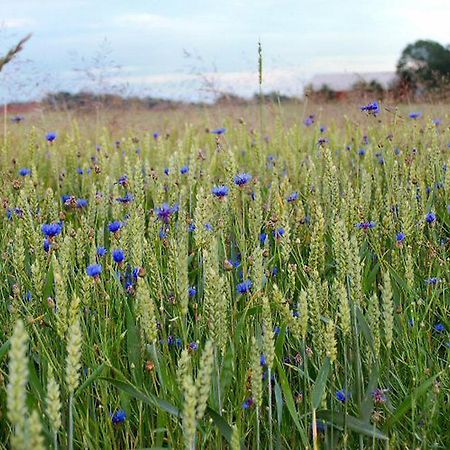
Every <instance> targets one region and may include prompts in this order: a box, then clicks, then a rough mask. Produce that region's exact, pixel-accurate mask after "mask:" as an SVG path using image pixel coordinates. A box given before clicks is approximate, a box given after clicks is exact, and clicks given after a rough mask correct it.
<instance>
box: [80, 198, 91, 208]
mask: <svg viewBox="0 0 450 450" xmlns="http://www.w3.org/2000/svg"><path fill="white" fill-rule="evenodd" d="M88 203H89V202H88V201H87V200H86V199H85V198H79V199H78V200H77V208H80V209H81V208H86V206H87V205H88Z"/></svg>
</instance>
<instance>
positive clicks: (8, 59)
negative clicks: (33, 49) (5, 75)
mask: <svg viewBox="0 0 450 450" xmlns="http://www.w3.org/2000/svg"><path fill="white" fill-rule="evenodd" d="M30 38H31V34H28V35H27V36H25V37H24V38H23V39H21V40H20V41H19V42H18V44H17V45H16V46H15V47H13V48H12V49H10V50H9V51H8V53H7V54H6V55H5V56H4V57H3V58H0V72H1V71H2V69H3V68H4V67H5V66H6V64H8V63H10V62H11V61H12V60H13V59H14V58H15V57H16V56H17V54H18V53H20V52H21V51H22V50H23V46H24V44H25V43H26V42H27V41H28V39H30Z"/></svg>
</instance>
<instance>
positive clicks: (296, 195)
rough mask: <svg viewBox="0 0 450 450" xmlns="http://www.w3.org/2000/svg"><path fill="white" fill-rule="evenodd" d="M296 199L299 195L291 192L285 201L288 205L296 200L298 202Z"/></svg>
mask: <svg viewBox="0 0 450 450" xmlns="http://www.w3.org/2000/svg"><path fill="white" fill-rule="evenodd" d="M298 197H299V193H298V192H293V193H292V194H291V195H290V196H289V197H288V198H287V201H288V203H292V202H295V201H296V200H298Z"/></svg>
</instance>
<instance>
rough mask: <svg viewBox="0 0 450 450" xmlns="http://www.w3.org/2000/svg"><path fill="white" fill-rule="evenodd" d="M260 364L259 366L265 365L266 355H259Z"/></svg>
mask: <svg viewBox="0 0 450 450" xmlns="http://www.w3.org/2000/svg"><path fill="white" fill-rule="evenodd" d="M260 364H261V366H265V365H267V358H266V355H261V358H260Z"/></svg>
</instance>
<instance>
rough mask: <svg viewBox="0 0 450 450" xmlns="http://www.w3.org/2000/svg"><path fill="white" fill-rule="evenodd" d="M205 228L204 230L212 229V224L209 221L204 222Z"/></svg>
mask: <svg viewBox="0 0 450 450" xmlns="http://www.w3.org/2000/svg"><path fill="white" fill-rule="evenodd" d="M205 230H206V231H213V226H212V225H211V224H210V223H205Z"/></svg>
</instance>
